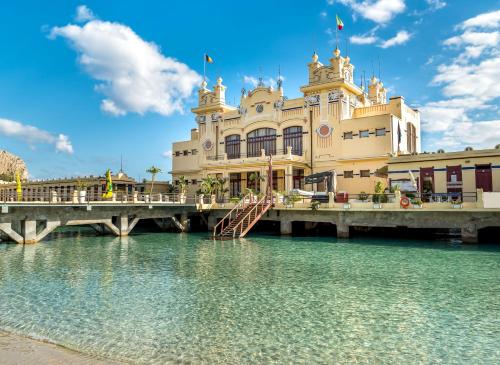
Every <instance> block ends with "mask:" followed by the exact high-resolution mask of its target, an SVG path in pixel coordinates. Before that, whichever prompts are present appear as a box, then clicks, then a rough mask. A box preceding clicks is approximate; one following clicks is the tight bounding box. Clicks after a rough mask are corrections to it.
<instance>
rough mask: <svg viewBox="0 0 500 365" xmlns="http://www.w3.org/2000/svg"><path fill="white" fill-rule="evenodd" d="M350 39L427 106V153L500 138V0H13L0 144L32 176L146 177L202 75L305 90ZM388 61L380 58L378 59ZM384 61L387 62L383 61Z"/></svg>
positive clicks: (361, 61) (165, 166) (7, 7)
mask: <svg viewBox="0 0 500 365" xmlns="http://www.w3.org/2000/svg"><path fill="white" fill-rule="evenodd" d="M336 15H338V16H339V17H340V18H341V19H342V21H343V23H344V29H343V30H342V31H341V32H340V33H339V39H340V41H339V43H340V44H339V48H340V50H341V52H342V54H343V55H346V54H348V55H349V57H350V58H351V62H352V63H353V64H354V65H355V67H356V69H355V74H354V76H355V80H359V79H360V76H361V74H362V72H363V71H365V72H366V75H367V77H369V76H371V74H372V73H374V74H375V75H377V76H378V75H379V74H380V77H381V79H382V81H383V82H384V85H385V86H386V87H387V88H388V90H389V96H396V95H402V96H404V97H405V100H406V102H407V103H408V104H409V105H411V106H412V107H415V108H418V109H419V110H420V112H421V123H422V149H423V150H424V151H436V150H437V149H440V148H442V149H444V150H445V151H454V150H462V149H463V148H464V147H466V146H472V147H474V148H477V149H478V148H493V147H494V146H495V145H497V144H500V108H499V106H500V105H499V98H498V96H499V95H500V2H499V1H497V0H481V1H472V2H471V1H465V0H412V1H410V0H378V1H375V0H314V1H313V0H308V1H306V0H303V1H293V0H289V1H275V0H267V1H260V0H254V1H252V2H242V1H189V2H188V1H185V2H178V1H176V2H173V1H161V0H156V1H152V0H149V1H148V0H142V1H140V2H139V1H132V0H120V1H111V0H110V1H99V0H95V1H85V2H82V1H71V0H52V1H44V2H41V1H38V0H32V1H23V0H17V1H9V2H3V4H2V5H1V6H0V149H5V150H7V151H9V152H12V153H14V154H16V155H18V156H20V157H21V158H23V159H24V160H25V162H26V163H27V165H28V170H29V173H30V178H32V179H38V178H50V177H70V176H82V175H102V174H104V171H105V170H106V169H107V168H111V169H112V170H113V171H115V172H116V171H118V170H119V169H120V161H121V160H122V161H123V167H124V170H125V172H126V173H127V174H129V176H132V177H134V178H136V179H143V178H146V177H148V175H147V174H146V173H145V170H146V169H147V168H148V167H149V166H151V165H155V166H159V167H160V168H161V169H162V170H163V173H162V174H161V175H160V176H159V179H162V180H169V179H170V175H169V173H168V172H169V171H170V169H171V163H172V161H171V153H172V152H171V149H172V142H173V141H179V140H187V139H189V135H190V134H189V131H190V129H191V128H194V127H195V126H196V123H195V121H194V116H193V114H192V113H191V112H190V109H191V108H192V107H194V106H195V105H196V102H197V99H196V92H197V89H198V88H199V85H200V83H201V80H202V78H203V55H204V53H205V52H207V53H208V54H209V55H210V56H211V57H212V58H213V59H214V63H213V64H210V65H207V78H208V83H209V86H210V87H212V86H213V85H214V83H215V80H216V79H217V77H219V76H220V77H222V78H223V83H224V85H226V86H227V92H226V101H227V102H228V103H229V104H232V105H236V106H237V105H238V103H239V97H240V90H241V88H242V87H245V88H247V89H251V88H252V87H253V86H254V83H255V82H256V80H257V79H258V77H262V78H263V79H264V81H265V82H266V83H267V84H271V85H272V84H274V83H275V80H276V79H277V77H278V70H280V72H281V75H282V77H283V80H284V82H283V87H284V91H285V95H286V96H288V97H289V98H294V97H299V96H300V91H299V88H300V86H302V85H304V84H306V82H307V63H308V62H310V60H311V56H312V54H313V52H314V51H316V52H317V53H318V55H319V60H320V62H323V63H327V62H328V59H329V58H330V57H331V55H332V51H333V49H334V48H335V43H336V41H335V28H336V24H335V16H336ZM379 64H380V68H379ZM379 70H380V72H379Z"/></svg>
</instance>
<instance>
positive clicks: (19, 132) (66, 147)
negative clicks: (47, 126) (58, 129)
mask: <svg viewBox="0 0 500 365" xmlns="http://www.w3.org/2000/svg"><path fill="white" fill-rule="evenodd" d="M0 134H2V135H4V136H7V137H12V138H17V139H20V140H21V141H23V142H26V143H28V144H29V145H30V146H33V145H34V144H38V143H44V144H51V145H54V147H55V149H56V151H59V152H64V153H68V154H73V146H72V144H71V141H70V140H69V138H68V136H66V135H64V134H59V135H57V136H55V135H53V134H51V133H50V132H47V131H44V130H42V129H39V128H37V127H34V126H31V125H26V124H22V123H19V122H16V121H14V120H10V119H1V118H0Z"/></svg>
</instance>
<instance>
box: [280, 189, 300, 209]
mask: <svg viewBox="0 0 500 365" xmlns="http://www.w3.org/2000/svg"><path fill="white" fill-rule="evenodd" d="M301 199H302V198H301V197H300V195H299V194H298V193H296V192H292V193H288V194H285V195H283V203H284V204H285V206H286V207H287V208H293V207H294V206H295V203H297V202H298V201H300V200H301Z"/></svg>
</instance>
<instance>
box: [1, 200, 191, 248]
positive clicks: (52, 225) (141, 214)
mask: <svg viewBox="0 0 500 365" xmlns="http://www.w3.org/2000/svg"><path fill="white" fill-rule="evenodd" d="M197 212H198V211H197V208H196V205H195V204H171V205H166V204H156V205H155V204H149V205H148V204H123V203H121V204H105V203H101V204H95V205H88V204H74V205H73V204H61V205H57V204H51V205H48V204H47V205H43V204H12V205H5V204H4V205H3V209H2V213H1V214H0V231H1V232H2V233H3V234H4V235H5V236H7V237H9V238H10V239H11V240H13V241H14V242H16V243H21V244H22V243H24V244H29V243H36V242H39V241H41V240H42V239H44V238H45V237H46V236H47V235H48V234H49V233H51V232H52V231H53V230H55V229H56V228H58V227H61V226H77V225H89V226H91V227H92V228H94V229H95V230H96V231H97V232H98V233H100V234H104V233H108V232H109V233H111V234H114V235H116V236H127V235H129V234H130V232H131V231H132V230H133V229H134V227H135V226H136V224H137V223H138V222H139V220H141V219H155V220H158V221H162V222H164V221H165V220H168V219H169V220H175V217H176V216H179V217H181V219H180V222H177V227H178V228H179V230H181V231H187V230H188V229H189V215H190V214H198V213H197Z"/></svg>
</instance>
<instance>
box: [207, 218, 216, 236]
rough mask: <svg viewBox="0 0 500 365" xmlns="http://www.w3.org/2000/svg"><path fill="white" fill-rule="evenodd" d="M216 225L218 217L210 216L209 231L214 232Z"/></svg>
mask: <svg viewBox="0 0 500 365" xmlns="http://www.w3.org/2000/svg"><path fill="white" fill-rule="evenodd" d="M216 224H217V217H216V216H215V215H213V214H210V215H209V216H208V230H209V231H210V232H212V231H213V230H214V227H215V225H216Z"/></svg>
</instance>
